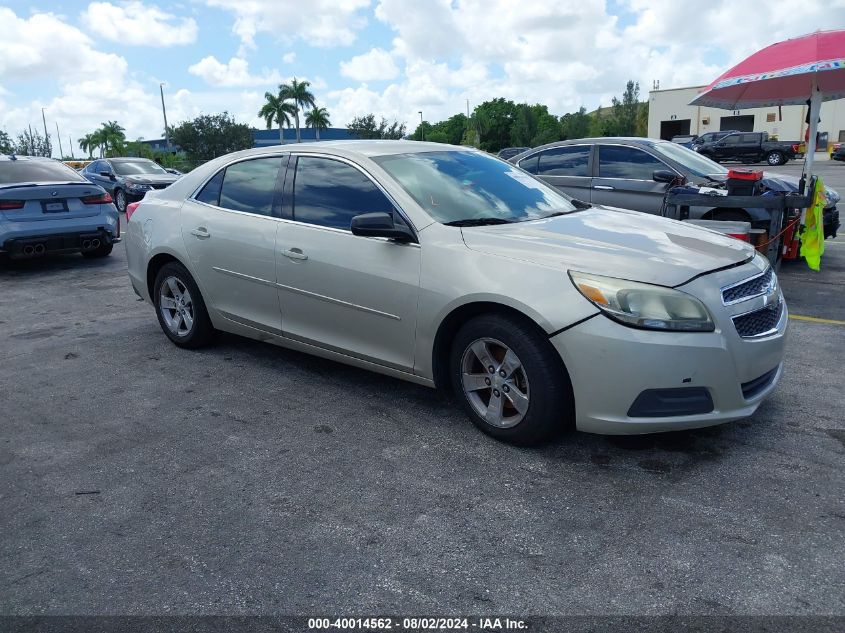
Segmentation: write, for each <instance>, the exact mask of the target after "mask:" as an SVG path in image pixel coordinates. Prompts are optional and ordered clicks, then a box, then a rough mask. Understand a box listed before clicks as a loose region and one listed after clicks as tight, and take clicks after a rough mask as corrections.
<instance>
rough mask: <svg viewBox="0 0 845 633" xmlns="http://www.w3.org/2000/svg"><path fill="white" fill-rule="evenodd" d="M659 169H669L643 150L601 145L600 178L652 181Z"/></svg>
mask: <svg viewBox="0 0 845 633" xmlns="http://www.w3.org/2000/svg"><path fill="white" fill-rule="evenodd" d="M658 169H668V167H667V166H666V165H664V164H663V163H662V162H660V161H659V160H657V159H656V158H655V157H654V156H652V155H651V154H647V153H646V152H644V151H642V150H639V149H636V148H634V147H624V146H622V145H599V177H600V178H626V179H629V180H652V179H653V174H654V172H655V170H658Z"/></svg>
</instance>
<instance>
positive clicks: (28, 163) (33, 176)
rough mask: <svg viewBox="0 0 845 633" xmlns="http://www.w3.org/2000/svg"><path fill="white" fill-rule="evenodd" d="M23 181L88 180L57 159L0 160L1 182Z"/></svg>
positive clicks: (7, 183)
mask: <svg viewBox="0 0 845 633" xmlns="http://www.w3.org/2000/svg"><path fill="white" fill-rule="evenodd" d="M22 182H88V181H87V180H86V179H85V178H83V177H82V176H80V175H79V174H78V173H76V172H75V171H74V170H73V169H71V168H70V167H68V166H67V165H64V164H62V163H60V162H58V161H55V160H26V159H22V158H21V159H18V160H4V161H2V162H0V184H2V185H11V184H16V183H22Z"/></svg>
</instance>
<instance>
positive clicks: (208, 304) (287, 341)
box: [126, 141, 787, 444]
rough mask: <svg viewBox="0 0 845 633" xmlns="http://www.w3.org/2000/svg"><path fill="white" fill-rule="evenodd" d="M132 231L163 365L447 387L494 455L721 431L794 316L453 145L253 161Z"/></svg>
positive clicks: (689, 239)
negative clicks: (232, 338)
mask: <svg viewBox="0 0 845 633" xmlns="http://www.w3.org/2000/svg"><path fill="white" fill-rule="evenodd" d="M127 216H128V217H127V219H128V222H127V231H126V245H127V258H128V261H129V277H130V280H131V282H132V286H133V287H134V289H135V291H136V292H137V294H138V295H140V296H141V297H142V298H144V299H145V300H147V301H148V302H150V303H151V304H153V305H154V306H155V310H156V314H157V316H158V320H159V323H160V324H161V327H162V330H163V331H164V333H165V334H166V335H167V336H168V337H169V338H170V340H171V341H173V342H174V343H175V344H176V345H179V346H181V347H187V348H193V347H199V346H201V345H206V344H208V343H209V342H211V341H212V339H213V335H214V332H215V331H217V330H223V331H226V332H232V333H235V334H240V335H242V336H245V337H249V338H253V339H259V340H263V341H267V342H270V343H274V344H276V345H280V346H283V347H288V348H294V349H298V350H302V351H305V352H308V353H312V354H316V355H319V356H323V357H326V358H330V359H334V360H337V361H340V362H344V363H348V364H351V365H355V366H357V367H361V368H365V369H369V370H373V371H378V372H381V373H384V374H388V375H391V376H395V377H397V378H401V379H404V380H410V381H413V382H416V383H419V384H422V385H427V386H430V387H435V386H436V387H441V388H443V389H450V390H452V391H453V392H454V393H455V394H456V396H457V398H458V399H459V400H460V402H461V403H462V404H463V406H464V408H465V409H466V411H467V414H468V415H469V417H470V419H471V420H472V422H473V423H474V424H476V425H477V426H478V427H479V428H480V429H481V430H483V431H484V432H486V433H489V434H490V435H492V436H494V437H496V438H499V439H502V440H506V441H511V442H516V443H523V444H528V443H535V442H539V441H542V440H544V439H547V438H549V437H550V436H552V435H553V434H554V433H556V432H557V431H558V430H560V429H562V428H564V427H566V426H575V427H577V428H579V429H581V430H584V431H590V432H596V433H618V434H623V433H624V434H627V433H648V432H655V431H669V430H676V429H685V428H693V427H701V426H707V425H712V424H718V423H721V422H726V421H729V420H733V419H737V418H741V417H745V416H748V415H751V414H752V413H753V412H754V411H755V410H756V409H757V407H758V405H759V404H760V402H761V401H762V399H763V398H765V397H766V395H768V394H769V393H770V392H771V391H772V390H773V389H774V388H775V385H776V384H777V382H778V380H779V378H780V375H781V371H782V365H781V362H782V357H783V350H784V335H785V331H786V322H787V313H786V306H785V304H784V301H783V297H782V295H781V292H780V288H779V287H778V284H777V277H776V276H775V274H774V272H773V271H772V269H771V268H770V267H769V265H768V262H767V261H766V260H765V259H764V258H763V257H761V256H759V255H758V254H757V253H756V252H755V250H754V249H753V248H752V247H751V246H749V245H748V244H745V243H743V242H740V241H738V240H734V239H732V238H729V237H724V236H722V235H719V234H716V233H714V232H711V231H708V230H705V229H700V228H697V227H694V226H690V225H687V224H685V223H681V222H675V221H672V220H667V219H663V218H659V217H654V216H650V215H647V214H642V213H637V212H633V211H631V212H628V211H621V210H619V209H613V210H611V209H605V208H601V207H597V206H592V207H591V206H590V205H588V204H584V203H580V202H577V201H573V200H571V199H570V198H568V197H567V196H565V195H563V194H561V193H560V192H558V191H556V190H555V189H554V188H552V187H549V186H548V185H546V184H544V183H543V182H541V181H540V180H538V179H536V178H535V177H534V176H532V175H530V174H528V173H526V172H525V171H523V170H521V169H519V168H517V167H514V166H513V165H510V164H508V163H506V162H504V161H501V160H499V159H497V158H494V157H491V156H489V155H487V154H484V153H482V152H478V151H475V150H472V149H468V148H464V147H454V146H448V145H440V144H429V143H418V142H401V141H396V142H391V141H354V142H336V143H332V142H326V143H314V144H310V145H297V146H296V147H293V148H291V147H287V146H284V147H283V146H279V147H271V148H264V149H256V150H247V151H244V152H239V153H236V154H230V155H227V156H224V157H221V158H218V159H215V160H214V161H211V162H209V163H207V164H205V165H203V166H202V167H200V168H198V169H196V170H194V171H192V172H191V173H189V174H186V175H185V176H183V177H182V178H181V179H180V180H178V181H177V182H175V183H174V184H173V185H171V186H170V187H168V188H167V189H164V190H162V191H155V192H150V193H148V194H147V196H146V198H145V199H144V200H143V201H142V202H141V203H139V204H137V205H130V208H129V210H128V212H127Z"/></svg>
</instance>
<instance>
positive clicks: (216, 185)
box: [196, 169, 225, 206]
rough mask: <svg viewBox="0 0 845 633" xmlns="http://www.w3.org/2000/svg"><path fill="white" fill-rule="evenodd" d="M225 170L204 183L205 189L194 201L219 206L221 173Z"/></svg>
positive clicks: (221, 182)
mask: <svg viewBox="0 0 845 633" xmlns="http://www.w3.org/2000/svg"><path fill="white" fill-rule="evenodd" d="M224 171H225V170H223V169H221V170H220V171H218V172H217V173H216V174H214V178H212V179H211V180H209V181H208V182H207V183H205V187H203V188H202V190H201V191H200V192H199V193H198V194H197V195H196V199H197V200H199V201H200V202H205V203H206V204H213V205H215V206H219V204H220V185H222V184H223V172H224Z"/></svg>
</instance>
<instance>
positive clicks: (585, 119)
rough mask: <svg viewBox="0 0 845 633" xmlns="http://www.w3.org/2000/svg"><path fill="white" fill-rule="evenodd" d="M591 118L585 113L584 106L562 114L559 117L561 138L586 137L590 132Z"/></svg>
mask: <svg viewBox="0 0 845 633" xmlns="http://www.w3.org/2000/svg"><path fill="white" fill-rule="evenodd" d="M591 119H592V117H590V115H589V114H587V109H586V108H585V107H584V106H581V107H580V108H578V112H570V113H569V114H564V115H563V116H562V117H561V118H560V138H561V140H564V141H565V140H567V139H573V138H586V137H587V136H588V135H589V133H590V123H591V122H592V121H591Z"/></svg>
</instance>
